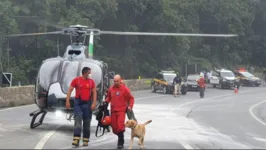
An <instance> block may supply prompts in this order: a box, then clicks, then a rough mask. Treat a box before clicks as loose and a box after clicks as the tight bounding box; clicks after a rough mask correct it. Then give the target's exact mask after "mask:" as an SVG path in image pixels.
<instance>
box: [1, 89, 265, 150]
mask: <svg viewBox="0 0 266 150" xmlns="http://www.w3.org/2000/svg"><path fill="white" fill-rule="evenodd" d="M265 90H266V88H265V87H241V88H240V91H239V93H238V94H234V93H233V91H232V90H222V89H212V88H209V89H207V90H206V93H205V98H204V99H200V98H199V93H198V92H188V93H187V95H185V96H181V97H179V98H177V97H173V96H172V95H164V94H161V93H151V92H150V91H139V92H133V95H134V96H135V98H136V101H135V106H134V112H135V115H136V118H137V119H138V121H139V122H145V121H147V120H150V119H151V120H152V123H150V124H149V125H147V126H146V137H145V140H144V141H145V148H146V149H177V148H180V149H181V148H182V149H184V148H185V149H202V148H204V149H207V148H219V149H221V148H222V149H225V148H265V147H266V130H265V125H266V121H265V122H264V119H265V117H266V110H265V109H264V108H265V106H266V92H265ZM264 97H265V98H264ZM35 109H36V106H35V105H28V106H22V107H14V108H7V109H1V110H0V137H1V138H0V147H1V148H4V149H34V148H35V149H71V148H72V146H71V142H72V133H73V121H72V122H69V121H66V120H65V116H63V117H61V118H60V117H57V116H55V114H53V113H48V114H47V115H46V118H45V120H44V123H43V124H42V125H41V126H39V127H37V128H35V129H30V128H29V124H30V121H31V118H30V117H29V113H30V112H31V111H33V110H35ZM94 118H95V117H94ZM95 130H96V121H95V119H93V121H92V129H91V140H90V141H91V142H90V143H89V146H88V147H82V146H81V147H80V148H79V149H112V148H116V144H117V137H116V136H114V135H113V134H112V133H107V134H106V135H104V136H103V137H99V138H96V137H95ZM129 141H130V129H127V131H126V133H125V148H128V146H129ZM81 144H82V143H81ZM133 148H136V149H137V148H138V145H137V139H135V142H134V146H133Z"/></svg>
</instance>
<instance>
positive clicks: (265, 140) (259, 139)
mask: <svg viewBox="0 0 266 150" xmlns="http://www.w3.org/2000/svg"><path fill="white" fill-rule="evenodd" d="M253 139H255V140H257V141H261V142H266V139H263V138H257V137H253Z"/></svg>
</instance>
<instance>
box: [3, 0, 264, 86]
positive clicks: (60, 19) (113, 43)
mask: <svg viewBox="0 0 266 150" xmlns="http://www.w3.org/2000/svg"><path fill="white" fill-rule="evenodd" d="M40 20H47V21H49V22H50V23H45V22H44V21H40ZM265 23H266V1H265V0H261V1H260V0H1V1H0V33H1V35H2V36H1V38H0V49H1V51H0V71H4V72H12V73H13V84H17V83H18V81H21V83H22V84H23V85H25V84H32V83H33V82H34V80H35V76H36V74H37V71H38V68H39V66H40V65H41V63H42V60H44V59H46V58H49V57H54V56H57V46H56V43H57V42H56V41H57V38H58V40H59V43H60V45H59V48H60V55H61V56H62V55H63V53H64V51H65V48H66V46H67V45H68V44H69V42H70V40H69V37H68V36H63V35H58V36H57V35H45V36H27V37H9V38H7V36H6V35H8V34H14V33H29V32H46V31H53V30H61V28H60V27H68V26H69V25H74V24H82V25H87V26H89V27H91V28H99V29H101V30H114V31H143V32H183V33H223V34H238V35H239V36H238V37H232V38H213V37H212V38H210V37H208V38H207V37H205V38H203V37H163V36H118V35H102V36H97V37H95V41H94V46H95V47H94V52H95V53H94V56H95V58H98V59H101V60H103V61H105V62H107V63H108V65H109V68H110V70H113V71H115V72H119V73H120V74H122V75H123V76H125V78H137V77H138V76H142V77H151V76H152V75H153V74H154V72H156V71H158V70H161V69H164V70H166V69H175V70H179V69H180V66H181V65H183V64H186V63H193V62H199V63H201V64H203V65H206V66H208V67H211V66H218V67H219V66H222V67H227V68H233V67H235V66H237V65H242V66H245V67H248V66H250V65H253V66H256V67H264V66H265V65H266V59H265V56H266V50H265V47H266V44H265V43H266V37H265V35H266V24H265ZM86 43H87V44H88V40H87V42H86ZM8 45H9V46H8ZM8 47H9V49H8ZM9 50H10V51H9ZM8 52H9V53H8ZM8 58H9V59H8Z"/></svg>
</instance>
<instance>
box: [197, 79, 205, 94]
mask: <svg viewBox="0 0 266 150" xmlns="http://www.w3.org/2000/svg"><path fill="white" fill-rule="evenodd" d="M197 83H198V85H199V88H200V91H199V92H200V97H201V98H203V97H204V91H205V79H204V77H203V75H200V78H199V79H198V80H197Z"/></svg>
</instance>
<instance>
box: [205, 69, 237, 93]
mask: <svg viewBox="0 0 266 150" xmlns="http://www.w3.org/2000/svg"><path fill="white" fill-rule="evenodd" d="M238 83H239V80H238V79H237V78H236V76H235V74H234V73H233V72H232V71H231V70H227V69H221V70H214V71H211V79H210V84H211V85H213V87H214V88H215V87H217V86H219V87H220V88H221V89H223V88H228V89H231V88H235V86H236V85H237V84H238Z"/></svg>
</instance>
